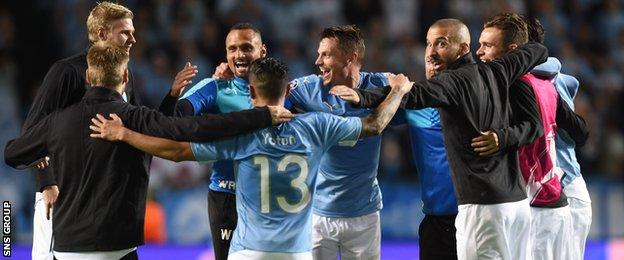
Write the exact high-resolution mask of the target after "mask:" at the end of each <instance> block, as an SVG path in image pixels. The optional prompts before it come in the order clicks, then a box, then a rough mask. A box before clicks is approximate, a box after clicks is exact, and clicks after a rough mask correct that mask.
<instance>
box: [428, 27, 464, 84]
mask: <svg viewBox="0 0 624 260" xmlns="http://www.w3.org/2000/svg"><path fill="white" fill-rule="evenodd" d="M452 33H453V32H452V28H450V27H443V26H434V27H431V28H429V31H427V47H426V48H425V62H426V64H425V66H426V67H427V68H428V69H429V70H432V71H434V72H435V73H434V74H438V73H440V72H441V71H443V70H446V69H447V68H448V66H450V65H451V63H453V62H455V61H456V60H457V59H459V57H461V56H462V51H461V46H460V44H459V43H458V42H455V41H453V40H452Z"/></svg>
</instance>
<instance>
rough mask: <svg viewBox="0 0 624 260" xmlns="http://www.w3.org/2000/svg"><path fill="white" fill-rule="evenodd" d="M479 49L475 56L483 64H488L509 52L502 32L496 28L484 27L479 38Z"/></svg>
mask: <svg viewBox="0 0 624 260" xmlns="http://www.w3.org/2000/svg"><path fill="white" fill-rule="evenodd" d="M479 45H480V47H479V49H478V50H477V56H479V59H480V60H481V61H483V62H490V61H493V60H495V59H496V58H498V57H500V56H503V54H505V53H507V52H508V51H510V47H509V46H505V44H504V39H503V31H502V30H500V29H498V28H496V27H486V28H484V29H483V31H482V32H481V36H480V37H479Z"/></svg>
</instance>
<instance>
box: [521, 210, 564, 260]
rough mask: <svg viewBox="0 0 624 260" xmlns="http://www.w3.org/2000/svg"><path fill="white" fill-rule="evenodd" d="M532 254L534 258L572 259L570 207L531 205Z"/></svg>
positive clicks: (548, 259)
mask: <svg viewBox="0 0 624 260" xmlns="http://www.w3.org/2000/svg"><path fill="white" fill-rule="evenodd" d="M531 217H532V221H531V242H532V244H531V256H532V257H533V260H542V259H543V260H558V259H570V257H569V256H568V254H569V252H570V245H571V239H570V237H571V236H572V216H571V215H570V207H568V206H565V207H561V208H538V207H531Z"/></svg>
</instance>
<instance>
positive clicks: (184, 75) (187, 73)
mask: <svg viewBox="0 0 624 260" xmlns="http://www.w3.org/2000/svg"><path fill="white" fill-rule="evenodd" d="M197 72H198V70H197V66H196V65H192V64H191V63H190V62H187V63H186V64H185V65H184V68H183V69H182V70H180V72H178V74H177V75H176V77H175V78H174V80H173V84H172V85H171V90H169V92H167V94H166V95H165V97H164V98H163V100H162V101H161V103H160V107H159V108H158V110H159V111H160V112H162V113H163V114H165V115H167V116H173V115H174V110H175V108H176V102H177V101H178V98H179V97H180V95H181V94H182V92H184V89H185V88H186V87H187V86H188V85H190V84H191V83H193V81H192V78H193V77H195V75H197ZM190 115H192V114H190Z"/></svg>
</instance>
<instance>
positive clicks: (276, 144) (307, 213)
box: [191, 113, 362, 254]
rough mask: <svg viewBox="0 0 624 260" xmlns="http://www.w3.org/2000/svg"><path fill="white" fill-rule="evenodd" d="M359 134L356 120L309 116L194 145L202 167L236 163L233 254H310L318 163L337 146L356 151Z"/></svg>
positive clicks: (328, 115) (360, 126)
mask: <svg viewBox="0 0 624 260" xmlns="http://www.w3.org/2000/svg"><path fill="white" fill-rule="evenodd" d="M361 129H362V122H361V119H360V118H357V117H346V118H344V117H338V116H334V115H330V114H327V113H308V114H303V115H298V116H296V117H295V119H293V120H292V121H291V122H288V123H285V124H281V125H279V126H277V127H270V128H265V129H262V130H259V131H256V132H254V133H251V134H247V135H242V136H238V137H235V138H233V139H230V140H225V141H220V142H212V143H193V144H191V148H192V150H193V154H194V155H195V158H196V159H197V160H198V161H214V160H224V159H230V160H235V161H236V172H237V173H236V180H237V185H238V187H237V189H236V210H237V212H238V218H239V221H238V227H237V228H236V230H235V231H234V236H233V238H232V243H231V246H230V254H231V253H233V252H236V251H239V250H244V249H250V250H257V251H266V252H282V253H300V252H308V251H310V250H311V249H312V234H311V231H312V215H311V205H312V203H313V202H312V196H314V192H315V185H314V184H315V182H316V177H317V172H318V167H319V164H318V162H319V161H320V160H321V157H323V154H324V153H325V152H326V151H327V150H328V149H330V147H331V146H333V145H336V144H339V143H340V144H342V145H349V144H350V145H353V143H354V142H356V141H357V139H358V137H359V135H360V131H361Z"/></svg>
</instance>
